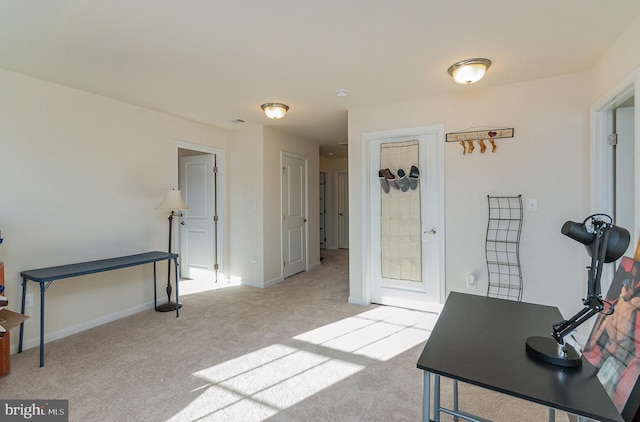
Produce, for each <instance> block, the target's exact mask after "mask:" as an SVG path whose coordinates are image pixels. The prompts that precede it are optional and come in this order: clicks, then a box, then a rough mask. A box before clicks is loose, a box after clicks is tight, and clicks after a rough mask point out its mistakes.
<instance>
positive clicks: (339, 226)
mask: <svg viewBox="0 0 640 422" xmlns="http://www.w3.org/2000/svg"><path fill="white" fill-rule="evenodd" d="M341 177H345V179H344V181H345V183H346V185H347V194H346V196H344V197H343V198H344V200H345V201H346V207H347V218H346V219H344V218H342V219H341V218H340V198H341V196H342V195H344V192H343V191H342V189H341V188H340V182H341V180H340V179H341ZM335 183H336V217H337V221H336V223H337V224H336V246H337V249H349V214H350V213H349V172H348V171H343V170H341V171H338V172H336V181H335ZM341 221H345V222H346V226H347V227H346V229H347V233H342V231H343V230H344V223H341ZM342 235H346V238H347V246H346V247H343V245H342V244H341V240H342Z"/></svg>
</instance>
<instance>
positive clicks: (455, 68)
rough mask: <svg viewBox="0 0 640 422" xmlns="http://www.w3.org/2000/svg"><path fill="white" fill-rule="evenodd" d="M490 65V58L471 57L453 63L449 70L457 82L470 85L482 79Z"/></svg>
mask: <svg viewBox="0 0 640 422" xmlns="http://www.w3.org/2000/svg"><path fill="white" fill-rule="evenodd" d="M489 66H491V60H489V59H469V60H463V61H461V62H458V63H456V64H454V65H451V67H449V69H448V70H447V72H448V73H449V75H451V76H452V77H453V80H454V81H456V82H457V83H459V84H463V85H469V84H472V83H474V82H478V81H479V80H480V79H482V77H483V76H484V74H485V72H486V71H487V69H489Z"/></svg>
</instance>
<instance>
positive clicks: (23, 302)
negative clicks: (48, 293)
mask: <svg viewBox="0 0 640 422" xmlns="http://www.w3.org/2000/svg"><path fill="white" fill-rule="evenodd" d="M26 298H27V279H26V278H24V277H23V278H22V308H21V309H20V312H21V313H22V315H24V308H25V304H26V302H25V300H26ZM23 337H24V321H23V322H21V323H20V341H19V342H18V353H22V339H23Z"/></svg>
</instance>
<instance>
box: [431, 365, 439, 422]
mask: <svg viewBox="0 0 640 422" xmlns="http://www.w3.org/2000/svg"><path fill="white" fill-rule="evenodd" d="M433 422H440V375H437V374H436V375H435V378H434V380H433Z"/></svg>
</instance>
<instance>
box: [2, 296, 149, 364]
mask: <svg viewBox="0 0 640 422" xmlns="http://www.w3.org/2000/svg"><path fill="white" fill-rule="evenodd" d="M147 309H153V302H148V303H144V304H142V305H138V306H134V307H133V308H129V309H125V310H123V311H118V312H115V313H113V314H109V315H105V316H102V317H100V318H96V319H93V320H91V321H86V322H83V323H82V324H78V325H74V326H73V327H68V328H65V329H62V330H59V331H55V332H53V333H48V334H45V336H44V342H45V344H46V343H49V342H50V341H54V340H59V339H61V338H64V337H68V336H70V335H73V334H77V333H80V332H82V331H85V330H88V329H90V328H94V327H98V326H100V325H103V324H106V323H109V322H112V321H115V320H118V319H120V318H124V317H128V316H130V315H133V314H137V313H138V312H142V311H146V310H147ZM36 329H38V330H39V329H40V327H39V324H38V326H36ZM15 331H16V332H17V331H18V328H16V330H15ZM18 335H19V334H18ZM16 337H17V336H16ZM39 346H40V333H39V332H38V333H37V335H36V337H33V338H30V339H25V340H24V341H23V343H22V350H23V351H24V350H28V349H31V348H33V347H39ZM10 353H11V354H15V353H18V345H15V346H13V347H11V351H10Z"/></svg>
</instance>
